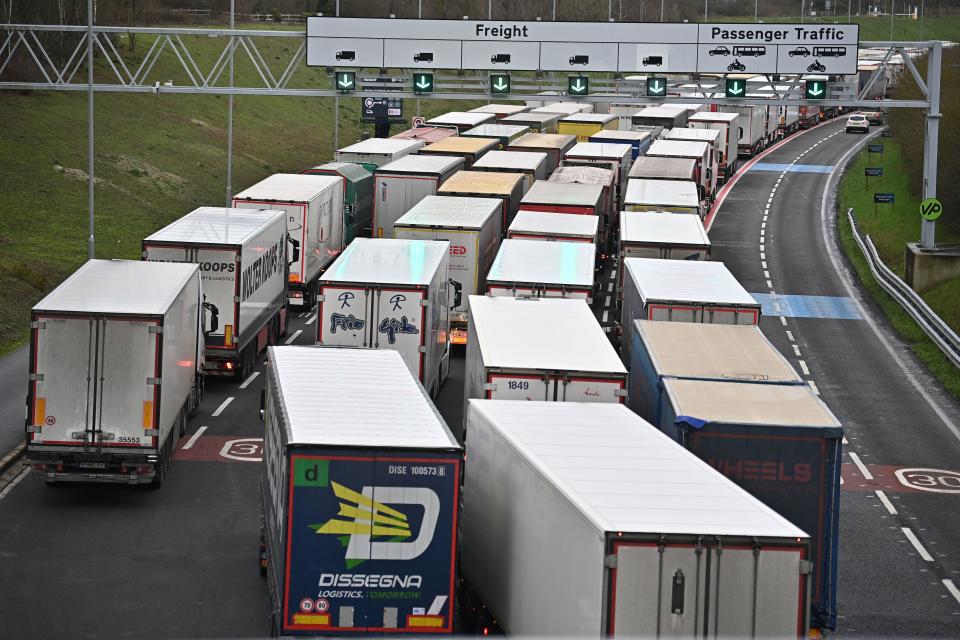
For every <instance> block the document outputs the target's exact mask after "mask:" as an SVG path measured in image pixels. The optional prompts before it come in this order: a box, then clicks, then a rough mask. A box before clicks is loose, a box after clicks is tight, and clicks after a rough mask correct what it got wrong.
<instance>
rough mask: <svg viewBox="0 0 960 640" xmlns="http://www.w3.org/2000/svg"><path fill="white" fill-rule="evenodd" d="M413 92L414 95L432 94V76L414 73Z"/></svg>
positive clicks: (430, 74)
mask: <svg viewBox="0 0 960 640" xmlns="http://www.w3.org/2000/svg"><path fill="white" fill-rule="evenodd" d="M413 92H414V93H433V74H432V73H420V72H417V73H414V74H413Z"/></svg>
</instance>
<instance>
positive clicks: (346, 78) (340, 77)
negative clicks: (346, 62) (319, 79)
mask: <svg viewBox="0 0 960 640" xmlns="http://www.w3.org/2000/svg"><path fill="white" fill-rule="evenodd" d="M356 82H357V80H356V76H355V75H354V74H353V73H352V72H343V73H338V74H337V88H338V89H340V90H341V91H349V90H350V89H353V88H354V85H356Z"/></svg>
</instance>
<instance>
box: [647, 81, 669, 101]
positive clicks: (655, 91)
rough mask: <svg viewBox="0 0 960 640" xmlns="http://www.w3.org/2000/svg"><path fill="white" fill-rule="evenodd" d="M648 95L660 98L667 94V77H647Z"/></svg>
mask: <svg viewBox="0 0 960 640" xmlns="http://www.w3.org/2000/svg"><path fill="white" fill-rule="evenodd" d="M647 95H648V96H653V97H658V98H659V97H662V96H665V95H667V79H666V78H654V77H649V78H647Z"/></svg>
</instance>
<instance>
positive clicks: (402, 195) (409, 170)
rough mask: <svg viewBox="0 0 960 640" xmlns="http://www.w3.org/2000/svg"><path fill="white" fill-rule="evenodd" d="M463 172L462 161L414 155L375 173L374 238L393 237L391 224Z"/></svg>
mask: <svg viewBox="0 0 960 640" xmlns="http://www.w3.org/2000/svg"><path fill="white" fill-rule="evenodd" d="M461 169H463V159H462V158H457V157H452V156H429V155H415V156H406V157H405V158H400V159H399V160H397V161H396V162H391V163H390V164H385V165H383V166H382V167H380V168H379V169H377V172H376V173H375V174H374V187H373V189H374V191H373V193H374V200H373V237H375V238H392V237H393V224H394V223H395V222H396V221H397V219H398V218H400V216H402V215H403V214H405V213H406V212H407V211H410V209H411V208H413V207H414V206H415V205H416V204H417V203H418V202H420V201H421V200H423V199H424V198H426V197H427V196H432V195H434V194H436V193H437V189H439V188H440V185H442V184H443V183H444V182H446V181H447V180H448V179H450V176H452V175H454V174H455V173H457V172H458V171H460V170H461Z"/></svg>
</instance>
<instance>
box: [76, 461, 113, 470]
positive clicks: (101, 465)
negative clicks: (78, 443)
mask: <svg viewBox="0 0 960 640" xmlns="http://www.w3.org/2000/svg"><path fill="white" fill-rule="evenodd" d="M77 466H78V467H80V468H81V469H106V468H107V463H106V462H81V463H79V464H78V465H77Z"/></svg>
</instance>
